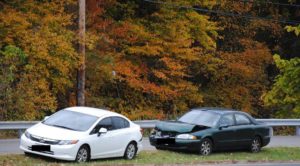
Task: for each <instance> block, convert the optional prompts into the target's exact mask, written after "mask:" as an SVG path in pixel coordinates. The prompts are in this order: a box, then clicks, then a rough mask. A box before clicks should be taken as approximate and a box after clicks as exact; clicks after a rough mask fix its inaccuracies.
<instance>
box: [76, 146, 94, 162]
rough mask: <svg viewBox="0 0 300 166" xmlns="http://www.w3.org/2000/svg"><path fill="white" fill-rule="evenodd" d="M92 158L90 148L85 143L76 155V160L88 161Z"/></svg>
mask: <svg viewBox="0 0 300 166" xmlns="http://www.w3.org/2000/svg"><path fill="white" fill-rule="evenodd" d="M89 159H90V149H89V147H88V146H87V145H83V146H81V147H80V148H79V150H78V152H77V155H76V159H75V161H76V162H87V161H89Z"/></svg>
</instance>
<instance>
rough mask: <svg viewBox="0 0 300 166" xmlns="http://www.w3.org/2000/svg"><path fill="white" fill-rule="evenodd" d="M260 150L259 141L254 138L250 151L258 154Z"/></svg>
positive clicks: (256, 137)
mask: <svg viewBox="0 0 300 166" xmlns="http://www.w3.org/2000/svg"><path fill="white" fill-rule="evenodd" d="M260 150H261V139H260V138H259V137H258V136H255V137H254V138H253V139H252V141H251V146H250V151H251V152H252V153H258V152H260Z"/></svg>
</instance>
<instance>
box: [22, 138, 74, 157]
mask: <svg viewBox="0 0 300 166" xmlns="http://www.w3.org/2000/svg"><path fill="white" fill-rule="evenodd" d="M32 145H45V144H42V143H40V142H35V141H32V140H30V139H28V138H27V137H26V136H25V135H24V134H23V135H22V137H21V139H20V149H21V150H23V151H24V152H28V153H33V154H38V155H42V156H47V157H51V158H55V159H60V160H70V161H74V160H75V158H76V155H77V151H78V149H79V144H78V143H77V144H75V145H50V152H38V151H32V150H31V146H32Z"/></svg>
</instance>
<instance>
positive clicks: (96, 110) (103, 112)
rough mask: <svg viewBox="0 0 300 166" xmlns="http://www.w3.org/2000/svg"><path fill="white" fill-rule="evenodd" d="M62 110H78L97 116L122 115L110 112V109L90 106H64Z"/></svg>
mask: <svg viewBox="0 0 300 166" xmlns="http://www.w3.org/2000/svg"><path fill="white" fill-rule="evenodd" d="M64 110H68V111H74V112H80V113H84V114H88V115H93V116H97V117H102V116H105V115H112V116H122V115H120V114H118V113H115V112H111V111H108V110H104V109H99V108H92V107H68V108H65V109H64ZM122 117H124V116H122Z"/></svg>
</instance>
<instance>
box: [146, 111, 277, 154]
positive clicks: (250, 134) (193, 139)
mask: <svg viewBox="0 0 300 166" xmlns="http://www.w3.org/2000/svg"><path fill="white" fill-rule="evenodd" d="M271 133H272V129H271V127H268V126H266V125H265V124H263V123H259V122H257V121H256V120H255V119H254V118H252V117H251V116H250V115H248V114H247V113H244V112H240V111H235V110H228V109H220V108H197V109H192V110H191V111H189V112H187V113H186V114H184V115H183V116H182V117H180V118H179V119H178V120H176V121H160V122H158V123H157V124H156V127H155V128H154V129H153V131H152V132H151V134H150V137H149V139H150V143H151V145H153V146H155V147H156V148H157V149H169V150H172V149H174V150H191V151H197V152H199V153H200V154H202V155H209V154H210V153H211V152H212V151H216V150H234V149H248V150H250V151H251V152H254V153H255V152H259V151H260V150H261V148H262V147H263V146H266V145H267V144H268V143H269V142H270V137H271Z"/></svg>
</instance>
